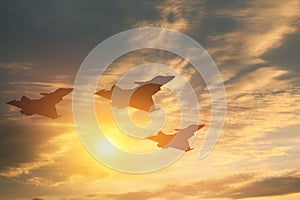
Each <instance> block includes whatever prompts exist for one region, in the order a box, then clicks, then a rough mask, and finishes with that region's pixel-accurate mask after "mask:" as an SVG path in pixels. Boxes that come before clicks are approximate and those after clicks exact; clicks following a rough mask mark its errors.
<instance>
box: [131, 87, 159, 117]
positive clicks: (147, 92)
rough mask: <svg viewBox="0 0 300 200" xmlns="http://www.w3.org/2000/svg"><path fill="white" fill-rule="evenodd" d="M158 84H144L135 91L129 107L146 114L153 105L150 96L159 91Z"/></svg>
mask: <svg viewBox="0 0 300 200" xmlns="http://www.w3.org/2000/svg"><path fill="white" fill-rule="evenodd" d="M160 87H161V85H159V84H152V83H151V84H145V85H142V86H140V87H138V88H136V89H135V91H134V92H133V94H132V96H131V98H130V106H131V107H134V108H137V109H140V110H144V111H146V112H148V111H149V109H150V108H151V107H152V106H153V105H154V101H153V98H152V96H153V95H154V94H155V93H157V92H158V91H160Z"/></svg>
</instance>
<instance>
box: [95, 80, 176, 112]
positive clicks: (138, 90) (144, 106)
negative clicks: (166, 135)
mask: <svg viewBox="0 0 300 200" xmlns="http://www.w3.org/2000/svg"><path fill="white" fill-rule="evenodd" d="M174 77H175V76H156V77H154V78H153V79H151V80H150V81H146V82H134V83H135V84H138V85H139V86H137V87H135V88H133V89H122V88H120V87H118V86H116V85H113V86H112V87H111V90H100V91H98V92H96V93H95V94H96V95H99V96H102V97H104V98H106V99H109V100H111V98H112V93H113V92H114V93H115V94H116V96H117V98H115V99H114V101H113V102H112V105H113V106H114V107H117V108H125V107H127V106H130V107H133V108H137V109H139V110H143V111H146V112H149V111H150V112H151V111H153V110H154V109H152V110H150V108H151V107H152V106H153V105H154V102H153V99H152V95H154V94H156V93H157V92H158V91H160V88H161V86H163V85H164V84H166V83H168V82H169V81H171V80H172V79H173V78H174ZM130 94H132V95H131V97H130V99H129V105H128V103H127V102H126V101H124V99H128V96H129V95H130Z"/></svg>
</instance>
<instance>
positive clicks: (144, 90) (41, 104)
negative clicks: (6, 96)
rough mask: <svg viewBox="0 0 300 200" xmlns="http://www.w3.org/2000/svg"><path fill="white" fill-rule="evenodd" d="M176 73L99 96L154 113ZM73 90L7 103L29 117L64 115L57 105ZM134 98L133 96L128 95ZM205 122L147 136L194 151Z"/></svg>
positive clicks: (165, 145) (163, 144) (161, 144)
mask: <svg viewBox="0 0 300 200" xmlns="http://www.w3.org/2000/svg"><path fill="white" fill-rule="evenodd" d="M173 78H174V76H156V77H154V78H153V79H151V80H149V81H146V82H135V84H137V85H138V86H137V87H135V88H133V89H122V88H120V87H118V86H116V85H113V86H112V87H111V90H100V91H98V92H96V93H95V94H96V95H99V96H101V97H104V98H106V99H109V100H112V94H113V92H115V93H116V95H117V97H118V98H116V99H115V98H114V101H113V102H112V106H114V107H117V108H124V107H127V106H130V107H133V108H136V109H139V110H143V111H146V112H152V111H154V110H155V109H154V108H153V105H154V102H153V98H152V96H153V95H154V94H156V93H157V92H159V91H160V90H161V87H162V86H163V85H164V84H166V83H168V82H170V81H171V80H172V79H173ZM72 91H73V89H72V88H59V89H57V90H55V91H54V92H51V93H41V95H43V97H41V98H40V99H30V98H28V97H26V96H22V97H21V99H20V100H16V99H14V100H12V101H9V102H7V104H9V105H12V106H15V107H18V108H20V109H21V110H20V112H21V113H22V114H24V115H26V116H28V115H33V114H38V115H42V116H45V117H48V118H51V119H56V118H58V117H59V116H60V115H58V114H57V110H56V107H55V105H56V104H58V103H59V102H60V101H62V98H63V97H64V96H66V95H68V94H69V93H71V92H72ZM128 97H130V98H128ZM126 98H127V99H128V102H124V99H126ZM203 126H204V125H194V124H193V125H190V126H188V127H186V128H184V129H175V131H177V133H175V134H173V135H168V134H165V133H163V132H159V133H158V134H157V135H154V136H151V137H148V138H147V139H149V140H152V141H155V142H157V143H158V144H157V146H158V147H160V148H169V147H172V148H175V149H179V150H182V151H185V152H187V151H190V150H192V148H191V147H190V145H189V142H188V139H189V138H191V137H192V136H193V135H194V133H195V132H196V131H198V130H199V129H201V128H202V127H203Z"/></svg>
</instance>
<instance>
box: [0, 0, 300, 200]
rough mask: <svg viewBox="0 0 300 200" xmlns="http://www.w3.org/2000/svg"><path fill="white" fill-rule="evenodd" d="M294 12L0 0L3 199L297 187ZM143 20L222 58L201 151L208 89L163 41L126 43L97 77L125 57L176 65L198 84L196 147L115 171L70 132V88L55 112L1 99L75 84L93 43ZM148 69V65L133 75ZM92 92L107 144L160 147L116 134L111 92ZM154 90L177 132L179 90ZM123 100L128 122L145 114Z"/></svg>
mask: <svg viewBox="0 0 300 200" xmlns="http://www.w3.org/2000/svg"><path fill="white" fill-rule="evenodd" d="M299 16H300V1H299V0H287V1H280V0H274V1H273V0H266V1H259V0H251V1H238V0H228V1H223V0H206V1H192V0H191V1H184V0H182V1H175V0H165V1H158V0H154V1H146V0H132V1H125V0H112V1H96V0H91V1H77V0H75V1H68V0H65V1H58V0H55V1H49V2H48V1H18V0H11V1H0V27H1V30H0V77H1V78H0V88H1V94H0V102H1V103H0V112H1V115H0V199H8V200H10V199H14V200H98V199H99V200H106V199H109V200H110V199H113V200H127V199H129V200H140V199H145V200H166V199H183V200H199V199H209V200H213V199H214V200H226V199H246V200H250V199H251V200H252V199H258V200H273V199H275V200H276V199H278V200H279V199H280V200H282V199H294V200H296V199H300V157H299V155H298V153H300V135H299V130H300V64H299V63H300V56H299V52H300V17H299ZM149 26H151V27H162V28H168V29H172V30H176V31H179V32H182V33H184V34H186V35H188V36H190V37H191V38H193V39H194V40H196V41H197V42H198V43H199V44H201V45H202V46H203V47H204V48H205V49H206V50H207V52H208V53H209V54H210V55H211V57H212V59H213V60H214V62H215V63H216V65H217V67H218V69H219V70H220V73H221V76H222V79H223V81H224V86H225V90H226V98H227V99H226V101H227V109H226V112H227V115H226V120H225V125H224V128H223V131H222V135H221V137H220V139H219V140H218V143H217V144H216V146H215V147H214V149H213V151H212V152H211V153H210V154H209V155H208V156H207V157H205V158H204V159H199V151H200V148H201V145H202V143H203V141H204V138H205V134H206V132H207V130H208V129H209V125H210V121H211V118H210V114H211V110H210V106H211V104H210V103H211V102H210V99H209V93H208V91H207V88H206V86H205V84H204V82H203V81H200V82H199V81H198V80H202V79H201V78H200V75H199V74H197V72H196V71H195V70H194V69H193V66H191V64H190V63H189V62H187V61H186V60H184V59H183V58H181V57H179V56H175V55H173V54H172V55H171V54H170V53H168V52H162V51H159V50H151V49H145V50H141V51H136V52H131V53H129V54H126V55H124V56H122V57H120V58H118V59H117V60H116V61H115V62H114V63H112V64H111V66H110V67H109V68H108V70H107V71H106V73H104V76H103V77H102V79H100V80H99V84H98V88H99V89H110V87H111V86H112V85H113V84H114V83H115V82H116V81H117V80H118V79H119V78H120V77H121V76H122V75H123V74H124V73H126V72H127V71H129V70H130V69H132V68H134V67H135V66H137V65H141V64H145V63H154V62H155V63H162V64H165V65H167V66H169V67H170V68H172V69H174V70H175V71H176V72H177V73H179V74H181V75H182V76H183V77H184V78H185V79H186V80H187V81H189V82H190V83H191V85H192V87H193V89H194V90H195V91H197V94H198V96H197V97H198V100H199V107H200V110H201V119H200V122H199V123H203V124H205V127H204V128H203V129H201V130H200V131H199V132H198V134H197V135H196V137H195V139H194V142H193V143H192V147H193V148H194V149H193V150H191V151H189V152H187V153H185V154H184V155H183V156H182V157H181V158H180V159H179V160H177V161H176V162H175V163H173V164H172V165H170V166H168V167H166V168H164V169H161V170H158V171H155V172H152V173H145V174H130V173H123V172H119V171H116V170H113V169H110V168H109V167H107V166H104V165H103V164H101V163H100V162H98V161H97V160H95V159H94V157H93V156H92V155H90V154H89V153H88V152H87V150H86V149H85V148H84V146H83V145H82V143H81V141H80V138H79V137H78V134H77V131H76V128H75V124H74V120H73V114H72V94H69V95H68V96H65V97H64V99H63V101H62V102H60V103H59V104H58V105H57V110H58V113H59V114H61V115H62V116H61V117H59V118H57V119H54V120H53V119H48V118H46V117H43V116H39V115H33V116H25V115H22V114H21V113H20V112H19V109H18V108H14V107H12V106H9V105H7V104H6V102H8V101H10V100H13V99H19V98H20V97H21V96H23V95H25V96H27V97H29V98H40V97H41V96H40V95H39V93H41V92H52V91H54V90H56V89H57V88H60V87H64V88H72V87H73V83H74V81H75V76H76V73H77V70H78V69H79V67H80V65H81V64H82V62H83V60H84V59H85V57H86V56H87V55H88V53H89V52H90V51H91V50H92V49H93V48H94V47H95V46H97V45H98V44H99V43H100V42H102V41H104V40H105V39H107V38H109V37H111V36H113V35H115V34H118V33H120V32H122V31H126V30H129V29H132V28H139V27H149ZM154 75H155V73H154V72H152V71H149V70H145V73H144V74H143V75H141V76H139V78H140V79H142V80H149V79H151V78H152V77H153V76H154ZM162 75H168V74H162ZM170 84H171V83H170ZM173 84H174V85H173V86H174V87H179V86H180V84H178V82H176V80H175V81H174V82H173ZM91 95H93V94H91ZM95 100H96V106H95V108H96V113H97V116H98V121H99V124H101V125H102V126H103V129H104V130H105V135H106V136H107V137H108V138H109V139H110V141H111V142H112V143H113V144H115V145H118V146H119V147H121V148H123V149H126V150H128V151H132V152H151V151H156V150H157V149H158V148H157V147H156V144H155V143H154V142H152V141H150V140H138V139H132V138H130V137H129V136H126V135H125V134H123V133H122V132H121V131H120V130H119V129H118V128H117V127H116V126H115V124H114V122H113V118H112V115H111V111H110V106H109V105H110V103H109V101H107V100H105V99H103V98H101V97H95ZM155 100H156V102H157V103H160V104H161V105H162V106H163V107H164V108H165V109H166V111H167V121H166V126H165V127H164V129H163V131H164V132H167V133H169V134H172V133H175V132H174V129H175V128H178V124H179V118H178V116H179V115H180V105H179V104H180V102H178V101H177V100H176V98H175V96H174V95H173V94H172V93H171V92H170V91H169V90H168V89H167V88H166V87H163V88H162V91H161V92H160V94H157V95H156V96H155ZM170 102H171V103H170ZM130 111H131V114H132V117H133V120H134V121H135V122H136V123H137V124H140V125H145V124H147V123H148V122H149V116H148V115H146V114H145V113H143V112H141V111H137V110H130ZM88 131H89V130H87V132H88Z"/></svg>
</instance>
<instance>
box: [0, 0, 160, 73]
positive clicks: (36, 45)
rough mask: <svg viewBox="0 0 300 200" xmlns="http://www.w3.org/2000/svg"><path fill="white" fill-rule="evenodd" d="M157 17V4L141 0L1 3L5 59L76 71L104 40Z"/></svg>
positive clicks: (2, 58) (0, 58)
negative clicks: (136, 22)
mask: <svg viewBox="0 0 300 200" xmlns="http://www.w3.org/2000/svg"><path fill="white" fill-rule="evenodd" d="M136 8H138V9H136ZM155 17H157V10H156V9H155V8H154V7H153V6H152V4H150V3H147V2H145V1H138V0H134V1H129V2H128V1H124V0H113V1H106V2H103V1H95V0H91V1H84V2H83V1H68V0H66V1H51V2H40V1H9V2H1V3H0V26H1V27H2V28H1V32H0V43H1V47H0V62H11V61H29V62H33V63H35V64H37V65H39V66H40V67H45V68H49V69H50V70H49V71H51V72H52V74H53V73H54V72H56V71H57V70H58V71H60V72H62V71H61V70H63V69H72V70H74V71H76V70H77V67H78V66H79V65H80V63H81V62H82V61H83V59H84V57H85V56H86V55H87V53H88V52H89V51H90V50H91V49H92V48H93V47H95V46H96V45H97V44H99V43H100V42H101V41H103V40H104V39H106V38H108V37H110V36H111V35H114V34H116V33H118V32H120V31H122V30H125V29H128V26H130V25H131V24H132V23H134V22H135V21H138V20H143V19H148V20H149V19H150V20H151V19H153V18H155ZM59 67H63V69H61V68H59ZM68 71H70V70H68Z"/></svg>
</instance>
